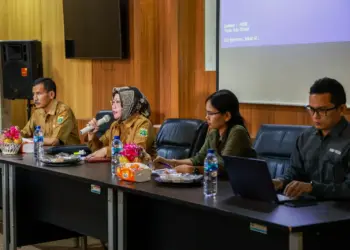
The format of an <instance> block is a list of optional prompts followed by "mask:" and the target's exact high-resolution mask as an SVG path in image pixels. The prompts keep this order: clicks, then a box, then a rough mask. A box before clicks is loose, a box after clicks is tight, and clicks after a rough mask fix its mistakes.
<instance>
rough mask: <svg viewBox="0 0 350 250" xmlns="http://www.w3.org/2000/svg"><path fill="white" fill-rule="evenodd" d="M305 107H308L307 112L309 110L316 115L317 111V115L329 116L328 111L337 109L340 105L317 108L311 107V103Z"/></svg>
mask: <svg viewBox="0 0 350 250" xmlns="http://www.w3.org/2000/svg"><path fill="white" fill-rule="evenodd" d="M305 108H306V110H307V112H309V114H310V115H314V114H315V113H316V114H317V115H319V116H322V117H324V116H327V112H328V111H331V110H334V109H337V108H338V106H334V107H332V108H317V109H315V108H313V107H311V106H310V105H307V106H306V107H305Z"/></svg>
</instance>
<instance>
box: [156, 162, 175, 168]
mask: <svg viewBox="0 0 350 250" xmlns="http://www.w3.org/2000/svg"><path fill="white" fill-rule="evenodd" d="M159 163H160V164H162V165H164V166H166V167H168V168H173V166H171V165H170V164H168V163H165V162H159Z"/></svg>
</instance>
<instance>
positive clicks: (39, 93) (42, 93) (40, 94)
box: [33, 91, 48, 97]
mask: <svg viewBox="0 0 350 250" xmlns="http://www.w3.org/2000/svg"><path fill="white" fill-rule="evenodd" d="M45 94H48V92H47V91H45V92H35V93H33V97H35V96H38V97H39V96H42V95H45Z"/></svg>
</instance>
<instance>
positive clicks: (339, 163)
mask: <svg viewBox="0 0 350 250" xmlns="http://www.w3.org/2000/svg"><path fill="white" fill-rule="evenodd" d="M283 179H284V186H286V185H287V184H288V183H289V182H291V181H293V180H296V181H303V182H312V192H311V195H313V196H316V197H318V198H323V199H350V125H349V123H348V121H347V120H346V119H345V118H344V117H342V119H341V120H340V121H339V123H338V124H337V125H335V126H334V127H333V128H332V129H331V131H330V132H329V133H328V134H327V135H326V136H324V137H323V136H322V134H321V133H320V131H318V130H317V129H316V128H314V127H313V128H310V129H308V130H306V131H305V132H303V133H302V134H301V135H300V136H299V138H298V139H297V142H296V148H295V149H294V152H293V153H292V156H291V167H290V168H289V169H288V170H287V172H286V173H285V175H284V177H283Z"/></svg>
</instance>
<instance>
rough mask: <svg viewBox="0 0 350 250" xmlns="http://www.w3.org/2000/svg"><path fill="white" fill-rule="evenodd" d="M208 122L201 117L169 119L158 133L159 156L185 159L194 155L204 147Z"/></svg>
mask: <svg viewBox="0 0 350 250" xmlns="http://www.w3.org/2000/svg"><path fill="white" fill-rule="evenodd" d="M207 130H208V124H207V123H206V122H204V121H202V120H199V119H168V120H166V121H164V123H163V124H162V126H161V127H160V130H159V132H158V134H157V140H156V146H157V153H158V155H159V156H162V157H165V158H168V159H185V158H189V157H192V156H194V155H195V154H196V153H197V152H198V151H199V150H200V148H201V147H202V145H203V144H204V141H205V137H206V135H207Z"/></svg>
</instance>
